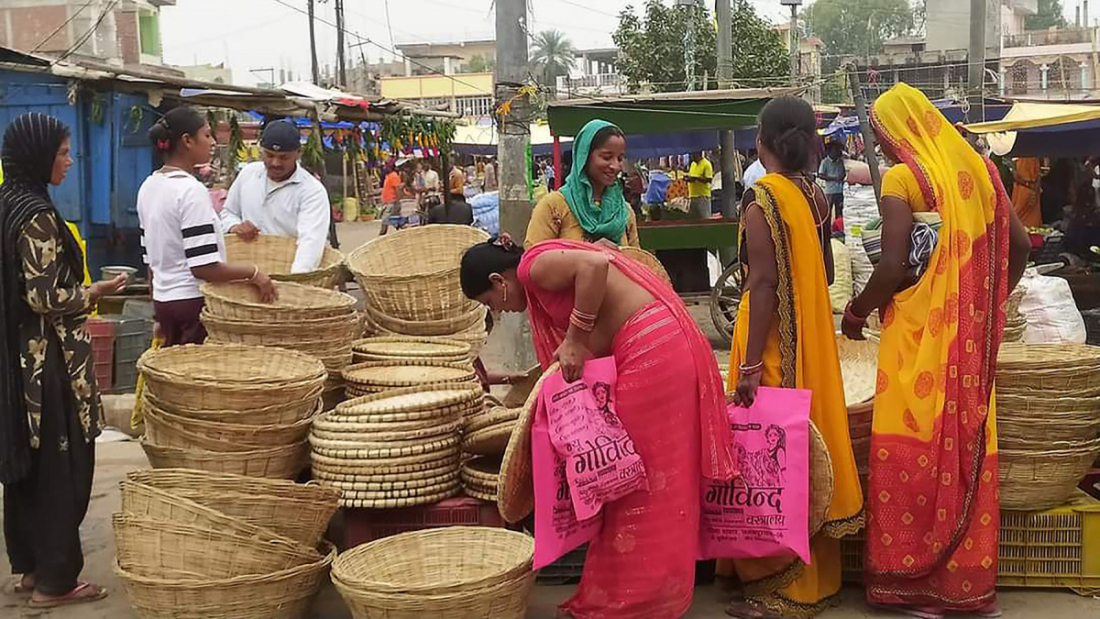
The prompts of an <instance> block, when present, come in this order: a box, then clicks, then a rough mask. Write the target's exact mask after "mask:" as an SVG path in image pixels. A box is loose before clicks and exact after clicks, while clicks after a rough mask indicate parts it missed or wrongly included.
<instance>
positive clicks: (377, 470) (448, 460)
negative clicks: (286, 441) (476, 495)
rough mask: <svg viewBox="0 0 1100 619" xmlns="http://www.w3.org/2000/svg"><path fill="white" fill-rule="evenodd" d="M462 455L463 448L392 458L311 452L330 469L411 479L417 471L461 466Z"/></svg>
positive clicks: (315, 464)
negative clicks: (460, 457)
mask: <svg viewBox="0 0 1100 619" xmlns="http://www.w3.org/2000/svg"><path fill="white" fill-rule="evenodd" d="M459 455H460V452H459V450H458V449H457V448H452V449H443V450H440V451H433V452H428V453H421V454H417V455H411V456H399V457H392V458H347V457H344V456H328V455H325V454H321V453H314V454H311V456H310V459H311V461H312V464H313V466H314V467H316V466H318V465H321V466H323V467H326V468H328V470H330V471H340V472H345V473H347V474H355V475H365V476H371V475H384V476H387V477H390V478H393V479H409V478H411V477H412V475H413V474H421V473H423V472H424V471H436V470H439V469H441V468H454V469H455V470H458V467H459Z"/></svg>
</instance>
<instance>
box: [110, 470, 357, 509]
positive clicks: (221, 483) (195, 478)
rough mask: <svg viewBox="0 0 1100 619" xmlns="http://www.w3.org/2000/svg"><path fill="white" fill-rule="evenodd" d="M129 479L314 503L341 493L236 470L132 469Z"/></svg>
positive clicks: (330, 499) (149, 483)
mask: <svg viewBox="0 0 1100 619" xmlns="http://www.w3.org/2000/svg"><path fill="white" fill-rule="evenodd" d="M126 479H127V480H129V481H132V482H135V483H140V484H144V485H146V486H152V487H154V488H158V489H163V487H164V486H167V487H170V488H173V489H175V491H176V492H179V491H181V490H186V489H190V490H193V491H195V492H200V493H225V492H241V493H242V494H246V495H262V496H274V497H278V498H279V499H280V500H284V499H292V500H302V501H309V502H312V503H332V502H334V501H335V500H336V499H337V498H339V493H338V492H333V491H332V490H331V489H328V488H324V487H322V486H320V485H318V484H309V483H306V484H299V483H297V482H294V481H290V480H286V479H271V478H267V477H252V476H250V475H239V474H237V473H219V472H215V471H202V470H198V469H187V468H178V467H176V468H163V469H142V470H138V471H130V472H129V473H127V474H126Z"/></svg>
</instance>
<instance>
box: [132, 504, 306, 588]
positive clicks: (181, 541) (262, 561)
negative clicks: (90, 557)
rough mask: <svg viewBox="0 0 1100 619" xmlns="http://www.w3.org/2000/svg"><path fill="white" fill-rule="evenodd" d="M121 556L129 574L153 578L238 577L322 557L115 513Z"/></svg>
mask: <svg viewBox="0 0 1100 619" xmlns="http://www.w3.org/2000/svg"><path fill="white" fill-rule="evenodd" d="M112 524H113V525H114V528H115V557H116V559H117V560H118V565H119V567H121V568H122V569H124V570H126V571H127V572H131V573H134V574H138V575H141V576H150V577H174V578H187V579H191V578H196V579H201V578H234V577H236V576H248V575H253V574H267V573H270V572H278V571H280V570H286V569H290V568H293V567H298V566H301V565H307V564H309V563H313V562H315V561H317V560H318V559H319V558H320V557H319V556H318V555H317V552H316V551H315V550H312V549H309V548H306V547H305V546H302V545H300V544H296V543H293V542H289V541H285V540H284V541H280V540H275V539H256V538H249V537H243V536H238V535H234V534H232V533H228V532H224V531H218V530H212V529H207V528H203V527H196V526H192V525H185V524H179V523H174V522H165V521H159V520H149V519H144V518H137V517H135V516H128V515H125V514H115V515H114V517H113V519H112Z"/></svg>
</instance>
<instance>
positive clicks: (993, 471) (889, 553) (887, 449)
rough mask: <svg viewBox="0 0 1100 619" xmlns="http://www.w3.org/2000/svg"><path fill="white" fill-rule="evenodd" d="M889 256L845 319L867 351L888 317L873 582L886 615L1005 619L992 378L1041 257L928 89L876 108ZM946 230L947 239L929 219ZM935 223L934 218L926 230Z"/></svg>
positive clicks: (870, 588)
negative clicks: (1025, 280) (1018, 301)
mask: <svg viewBox="0 0 1100 619" xmlns="http://www.w3.org/2000/svg"><path fill="white" fill-rule="evenodd" d="M872 125H873V127H874V130H875V133H876V136H877V137H878V141H879V144H880V145H881V147H882V149H883V153H884V154H885V155H886V156H887V157H889V158H891V159H893V160H894V161H899V162H901V163H900V164H898V165H895V166H894V167H893V168H891V169H890V170H889V171H888V172H887V173H886V175H885V176H884V177H883V182H882V201H881V205H880V210H881V212H882V219H883V233H882V258H881V261H880V262H879V264H878V266H877V267H876V269H875V272H874V274H873V275H872V277H871V279H870V281H869V282H868V284H867V287H866V288H865V289H864V291H863V292H862V293H861V294H860V295H859V296H858V297H856V298H855V299H853V300H852V302H851V304H850V305H849V306H848V309H847V310H846V311H845V314H844V319H843V322H842V328H843V331H844V333H845V334H846V335H848V336H849V337H852V338H855V339H862V334H861V331H862V327H863V322H864V321H865V320H866V317H867V316H868V315H869V314H870V313H871V312H872V311H874V310H875V309H879V310H880V317H881V319H882V325H883V327H882V340H881V344H880V348H879V365H878V384H877V390H876V395H875V410H874V422H873V426H872V433H873V434H872V438H871V454H870V455H871V458H870V460H871V471H870V482H869V488H868V492H867V515H868V518H867V556H866V561H865V564H864V579H865V586H866V589H867V599H868V602H870V603H871V604H873V605H880V606H887V607H890V608H892V609H894V610H896V611H899V612H903V613H906V614H909V615H912V616H916V617H922V618H925V619H938V618H939V617H942V616H943V615H944V614H945V613H947V612H967V613H974V614H979V615H982V616H986V617H996V616H999V615H1000V608H999V607H998V605H997V602H996V593H995V590H994V586H995V583H996V579H997V533H998V526H999V509H998V486H997V432H996V421H995V419H996V414H995V402H994V398H993V378H994V374H995V371H996V365H997V351H998V348H999V346H1000V343H1001V334H1002V331H1003V329H1004V324H1005V313H1004V309H1003V305H1004V302H1005V300H1006V299H1007V298H1008V293H1009V292H1010V291H1011V290H1012V288H1013V287H1014V286H1015V285H1016V283H1017V282H1018V281H1019V279H1020V277H1021V276H1022V274H1023V269H1024V266H1025V265H1026V260H1027V252H1028V248H1029V244H1028V238H1027V231H1026V230H1025V229H1024V227H1023V225H1022V224H1021V223H1020V221H1019V218H1018V217H1017V216H1016V214H1015V212H1014V211H1013V209H1012V204H1011V203H1010V202H1009V199H1008V196H1007V194H1006V192H1005V190H1004V186H1003V185H1002V184H1001V182H1000V177H999V176H998V174H997V171H996V168H995V167H994V166H993V163H992V162H990V161H989V160H987V159H984V158H983V157H981V156H980V155H979V154H978V153H976V152H975V151H974V150H973V149H972V148H971V147H970V145H969V144H967V142H966V140H964V139H963V138H962V137H961V136H960V135H959V134H958V133H957V132H956V131H954V130H952V129H951V125H950V124H949V123H948V122H947V120H946V119H945V118H944V117H943V115H942V114H940V112H939V111H937V110H936V108H935V107H933V106H932V104H931V103H930V102H929V101H928V99H927V98H926V97H925V96H924V95H923V94H922V93H920V92H919V91H917V90H915V89H913V88H911V87H910V86H908V85H906V84H898V85H896V86H894V87H893V88H891V89H890V91H889V92H887V93H886V94H884V95H882V96H881V97H879V98H878V100H877V101H875V104H874V109H873V111H872ZM928 211H932V212H935V213H938V214H939V216H940V218H941V219H942V227H940V228H939V229H938V231H933V230H932V228H931V227H930V226H928V225H927V224H925V223H917V224H914V216H913V213H915V212H928ZM922 221H925V220H924V219H923V218H922Z"/></svg>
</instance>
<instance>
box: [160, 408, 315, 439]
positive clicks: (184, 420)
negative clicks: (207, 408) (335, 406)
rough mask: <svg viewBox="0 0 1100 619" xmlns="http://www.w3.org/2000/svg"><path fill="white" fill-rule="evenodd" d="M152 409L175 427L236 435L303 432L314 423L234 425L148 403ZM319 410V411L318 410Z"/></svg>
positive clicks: (309, 420) (246, 413) (244, 414)
mask: <svg viewBox="0 0 1100 619" xmlns="http://www.w3.org/2000/svg"><path fill="white" fill-rule="evenodd" d="M147 403H148V404H149V405H150V408H151V409H152V410H154V411H155V414H156V415H158V416H160V417H162V418H163V419H164V421H166V422H168V423H170V424H174V425H182V426H186V425H194V426H196V427H199V428H203V427H205V428H208V429H210V430H211V431H218V432H226V433H236V432H240V433H242V434H257V433H266V432H278V431H281V430H288V431H289V430H301V429H303V428H309V427H310V426H311V424H312V423H313V417H312V416H311V417H305V418H303V419H299V420H298V421H295V422H294V423H265V424H257V425H253V424H247V423H232V422H228V421H212V420H206V419H196V418H193V417H187V416H185V415H177V414H174V413H171V412H169V411H165V410H162V409H161V408H160V407H158V406H156V405H155V404H152V403H150V402H147ZM318 410H319V409H318ZM248 414H249V413H248V412H243V411H242V412H241V413H240V415H241V416H242V417H243V416H246V415H248ZM185 429H186V428H185Z"/></svg>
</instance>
